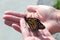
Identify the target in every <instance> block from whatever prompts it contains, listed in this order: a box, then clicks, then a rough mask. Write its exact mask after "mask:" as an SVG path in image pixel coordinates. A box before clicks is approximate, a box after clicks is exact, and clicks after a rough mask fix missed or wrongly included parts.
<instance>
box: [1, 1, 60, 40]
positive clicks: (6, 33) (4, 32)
mask: <svg viewBox="0 0 60 40" xmlns="http://www.w3.org/2000/svg"><path fill="white" fill-rule="evenodd" d="M55 3H56V1H55V0H0V40H23V38H22V35H21V34H20V33H19V32H17V31H15V30H14V29H13V28H11V27H9V26H7V25H5V24H4V23H3V15H4V12H5V11H7V10H10V11H17V12H25V11H26V7H27V6H28V5H39V4H42V5H50V6H52V5H54V4H55ZM59 34H60V33H56V34H54V35H53V36H54V37H55V38H56V39H57V40H60V39H59V37H60V35H59Z"/></svg>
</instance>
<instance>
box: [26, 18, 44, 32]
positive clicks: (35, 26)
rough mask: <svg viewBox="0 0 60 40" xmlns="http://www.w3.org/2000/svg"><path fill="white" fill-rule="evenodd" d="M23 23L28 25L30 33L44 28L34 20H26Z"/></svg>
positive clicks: (38, 21)
mask: <svg viewBox="0 0 60 40" xmlns="http://www.w3.org/2000/svg"><path fill="white" fill-rule="evenodd" d="M25 21H26V22H27V23H28V25H29V27H30V29H31V31H33V32H34V31H37V30H38V29H45V26H44V25H43V24H42V23H41V22H40V20H38V19H36V18H26V17H25Z"/></svg>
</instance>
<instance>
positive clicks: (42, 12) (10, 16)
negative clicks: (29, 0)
mask: <svg viewBox="0 0 60 40" xmlns="http://www.w3.org/2000/svg"><path fill="white" fill-rule="evenodd" d="M27 10H28V12H30V13H28V14H26V13H23V14H22V13H16V12H5V15H4V19H5V24H7V25H9V26H12V27H13V28H14V29H16V30H17V31H19V32H20V28H19V27H20V25H19V20H20V18H21V17H25V16H26V17H28V18H29V17H30V18H37V19H39V20H40V21H41V22H42V24H43V25H45V27H46V29H48V30H49V31H50V32H51V33H55V32H58V31H59V30H58V29H60V27H58V26H59V25H58V22H57V17H56V13H57V11H58V10H57V9H55V8H53V7H50V6H45V5H31V6H28V8H27ZM13 24H15V25H13Z"/></svg>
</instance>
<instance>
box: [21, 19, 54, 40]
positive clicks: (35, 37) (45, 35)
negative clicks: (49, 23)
mask: <svg viewBox="0 0 60 40" xmlns="http://www.w3.org/2000/svg"><path fill="white" fill-rule="evenodd" d="M20 29H21V33H22V35H23V38H24V40H55V39H54V38H53V37H52V35H51V34H50V32H49V31H48V30H47V29H44V30H40V29H39V30H38V31H35V32H32V31H31V30H30V28H29V26H28V24H27V23H26V22H25V20H24V18H21V20H20Z"/></svg>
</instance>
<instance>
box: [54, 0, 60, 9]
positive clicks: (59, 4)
mask: <svg viewBox="0 0 60 40" xmlns="http://www.w3.org/2000/svg"><path fill="white" fill-rule="evenodd" d="M53 7H55V8H56V9H60V0H56V4H54V5H53Z"/></svg>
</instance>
